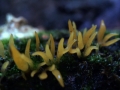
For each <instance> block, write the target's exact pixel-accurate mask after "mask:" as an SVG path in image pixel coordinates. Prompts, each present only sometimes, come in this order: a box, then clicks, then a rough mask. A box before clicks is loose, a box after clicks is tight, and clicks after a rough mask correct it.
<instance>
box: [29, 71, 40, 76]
mask: <svg viewBox="0 0 120 90" xmlns="http://www.w3.org/2000/svg"><path fill="white" fill-rule="evenodd" d="M37 72H38V70H33V71H32V72H31V74H30V76H31V77H34V75H35V74H36V73H37Z"/></svg>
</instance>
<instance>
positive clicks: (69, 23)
mask: <svg viewBox="0 0 120 90" xmlns="http://www.w3.org/2000/svg"><path fill="white" fill-rule="evenodd" d="M68 28H69V32H70V33H71V32H73V26H72V22H71V21H70V20H68Z"/></svg>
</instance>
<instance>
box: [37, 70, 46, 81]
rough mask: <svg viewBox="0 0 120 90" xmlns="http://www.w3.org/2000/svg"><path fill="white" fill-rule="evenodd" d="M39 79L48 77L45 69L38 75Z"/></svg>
mask: <svg viewBox="0 0 120 90" xmlns="http://www.w3.org/2000/svg"><path fill="white" fill-rule="evenodd" d="M38 77H39V79H41V80H43V79H46V78H47V77H48V75H47V73H46V71H43V72H42V73H41V74H39V75H38Z"/></svg>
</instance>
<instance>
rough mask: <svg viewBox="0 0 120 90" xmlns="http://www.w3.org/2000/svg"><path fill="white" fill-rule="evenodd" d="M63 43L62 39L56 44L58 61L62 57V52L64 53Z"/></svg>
mask: <svg viewBox="0 0 120 90" xmlns="http://www.w3.org/2000/svg"><path fill="white" fill-rule="evenodd" d="M63 43H64V38H62V39H61V40H60V42H59V44H58V50H57V58H58V59H60V58H61V56H62V55H63V51H64V47H63Z"/></svg>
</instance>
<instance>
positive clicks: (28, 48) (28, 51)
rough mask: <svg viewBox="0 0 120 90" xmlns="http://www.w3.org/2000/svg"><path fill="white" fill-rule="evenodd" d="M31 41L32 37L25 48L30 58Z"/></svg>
mask: <svg viewBox="0 0 120 90" xmlns="http://www.w3.org/2000/svg"><path fill="white" fill-rule="evenodd" d="M30 43H31V39H29V40H28V42H27V45H26V48H25V55H26V56H27V57H28V58H30V54H29V53H30Z"/></svg>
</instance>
